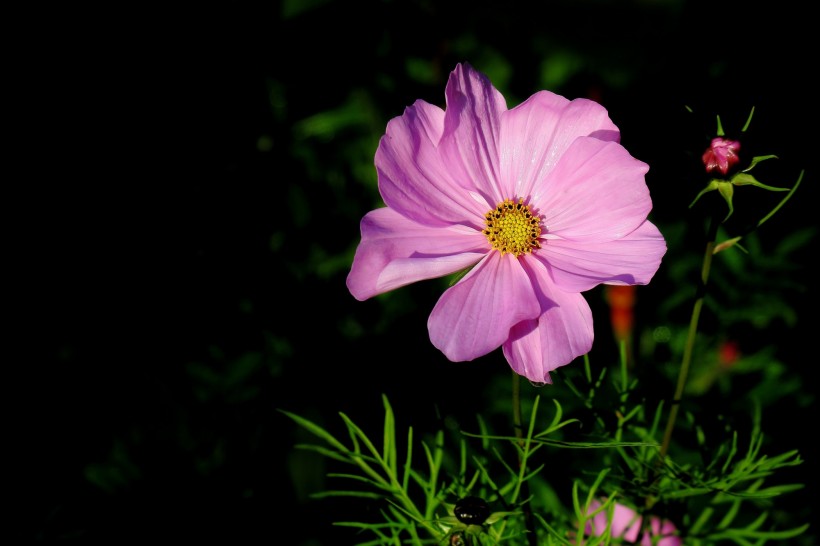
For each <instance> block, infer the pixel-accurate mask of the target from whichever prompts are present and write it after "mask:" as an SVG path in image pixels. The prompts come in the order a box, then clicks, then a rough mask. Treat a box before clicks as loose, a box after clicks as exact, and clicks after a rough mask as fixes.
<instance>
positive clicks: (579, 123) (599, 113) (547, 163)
mask: <svg viewBox="0 0 820 546" xmlns="http://www.w3.org/2000/svg"><path fill="white" fill-rule="evenodd" d="M580 136H592V137H595V138H598V139H599V140H608V141H614V142H618V141H619V140H620V136H621V135H620V132H619V131H618V128H617V127H616V126H615V124H614V123H612V120H610V119H609V115H608V114H607V111H606V109H604V107H603V106H601V105H600V104H598V103H597V102H594V101H591V100H587V99H575V100H573V101H569V100H567V99H566V98H564V97H562V96H560V95H556V94H555V93H551V92H549V91H540V92H538V93H536V94H535V95H533V96H531V97H530V98H529V99H527V100H526V101H524V102H523V103H521V104H520V105H518V106H516V107H515V108H513V109H512V110H509V111H508V112H504V114H503V115H502V116H501V141H502V143H503V146H502V148H501V176H502V179H503V180H505V181H506V183H508V184H509V185H510V189H511V193H510V195H516V196H519V197H525V198H526V197H528V196H531V195H532V193H533V188H534V187H535V185H536V184H537V183H539V182H540V181H541V180H544V178H545V177H546V175H547V173H549V172H550V171H551V170H552V169H553V168H554V167H555V164H556V163H557V162H558V160H559V159H560V158H561V156H562V154H563V153H564V152H565V151H566V150H567V149H568V148H569V146H570V144H572V142H573V141H574V140H575V139H576V138H578V137H580Z"/></svg>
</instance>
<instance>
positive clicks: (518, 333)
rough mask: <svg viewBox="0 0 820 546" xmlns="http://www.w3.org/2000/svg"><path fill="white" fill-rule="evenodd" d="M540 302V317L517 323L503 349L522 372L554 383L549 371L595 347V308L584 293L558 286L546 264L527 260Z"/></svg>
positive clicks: (514, 366) (529, 377)
mask: <svg viewBox="0 0 820 546" xmlns="http://www.w3.org/2000/svg"><path fill="white" fill-rule="evenodd" d="M526 267H527V269H528V270H529V271H530V276H531V278H532V279H533V282H534V283H535V285H536V293H537V294H538V299H539V302H540V304H541V315H540V316H539V317H538V318H537V320H528V321H524V322H521V323H518V324H516V325H515V326H514V327H513V328H512V330H510V336H509V339H508V340H507V341H506V342H505V343H504V346H503V350H504V356H505V357H506V358H507V362H509V363H510V366H511V367H512V369H513V370H514V371H515V372H516V373H517V374H519V375H523V376H524V377H526V378H527V379H529V380H530V381H535V382H538V383H551V382H552V380H551V379H550V375H549V373H550V372H551V371H552V370H554V369H556V368H558V367H560V366H564V365H566V364H569V363H570V362H572V361H573V360H574V359H575V358H577V357H579V356H581V355H584V354H586V353H588V352H589V350H590V349H591V348H592V340H593V337H594V336H593V330H592V311H591V310H590V308H589V304H587V302H586V300H585V299H584V297H583V296H582V295H581V294H578V293H569V292H564V291H562V290H560V289H558V288H556V287H555V286H554V285H553V283H552V280H551V279H550V277H549V275H548V274H547V271H546V269H545V267H544V266H543V264H540V263H539V262H538V261H536V260H529V259H527V261H526Z"/></svg>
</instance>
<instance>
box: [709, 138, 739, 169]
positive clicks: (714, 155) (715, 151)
mask: <svg viewBox="0 0 820 546" xmlns="http://www.w3.org/2000/svg"><path fill="white" fill-rule="evenodd" d="M739 149H740V142H739V141H737V140H729V139H727V138H723V137H715V138H713V139H712V143H711V144H710V145H709V148H707V149H706V151H705V152H703V164H704V165H705V166H706V172H707V173H709V172H712V171H714V170H718V171H720V173H721V174H724V175H725V174H726V173H728V172H729V169H730V168H731V167H732V166H733V165H735V164H736V163H737V162H738V161H740V158H739V157H738V155H737V151H738V150H739Z"/></svg>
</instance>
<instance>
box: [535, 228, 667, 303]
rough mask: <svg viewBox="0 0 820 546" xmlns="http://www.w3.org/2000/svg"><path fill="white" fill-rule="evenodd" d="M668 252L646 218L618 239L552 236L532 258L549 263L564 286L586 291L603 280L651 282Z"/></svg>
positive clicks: (554, 277)
mask: <svg viewBox="0 0 820 546" xmlns="http://www.w3.org/2000/svg"><path fill="white" fill-rule="evenodd" d="M664 254H666V241H665V240H664V238H663V235H662V234H661V232H660V231H659V230H658V228H657V227H656V226H655V225H654V224H652V223H651V222H649V221H648V220H647V221H645V222H644V223H643V224H641V225H640V227H638V229H636V230H635V231H633V232H632V233H630V234H629V235H627V236H626V237H622V238H620V239H616V240H614V241H606V242H586V241H585V242H584V243H583V244H578V243H576V242H575V241H570V240H564V239H551V240H548V241H547V242H546V243H543V244H542V245H541V248H540V249H539V250H538V254H537V255H535V254H533V255H532V256H528V257H527V258H528V259H535V260H543V261H545V262H547V263H548V264H549V266H548V267H549V269H550V271H551V272H552V277H553V279H554V281H555V284H556V285H557V286H559V287H560V288H561V290H565V291H571V292H584V291H586V290H589V289H590V288H592V287H594V286H597V285H599V284H601V283H607V284H647V283H649V281H650V280H652V277H653V276H654V275H655V273H656V272H657V271H658V268H659V267H660V265H661V258H663V256H664Z"/></svg>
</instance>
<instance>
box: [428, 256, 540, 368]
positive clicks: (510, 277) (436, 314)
mask: <svg viewBox="0 0 820 546" xmlns="http://www.w3.org/2000/svg"><path fill="white" fill-rule="evenodd" d="M539 312H540V304H539V302H538V299H537V298H536V295H535V292H534V290H533V286H532V283H531V281H530V279H529V276H528V275H527V273H526V272H525V271H524V269H523V267H521V263H520V262H519V260H518V259H516V258H515V257H514V256H512V255H511V254H505V255H503V256H502V255H501V254H500V253H499V252H491V253H490V254H489V255H488V256H487V257H486V258H485V259H484V260H482V261H481V262H479V263H478V265H477V266H476V267H475V268H473V269H472V270H471V271H470V272H469V273H468V274H467V275H466V276H465V277H464V278H463V279H461V281H459V282H458V283H457V284H456V285H455V286H453V287H451V288H449V289H448V290H446V291H445V292H444V294H442V296H441V298H440V299H439V301H438V303H436V306H435V307H434V308H433V312H432V313H431V314H430V318H429V319H428V321H427V329H428V330H429V332H430V341H432V343H433V345H435V346H436V347H437V348H438V349H440V350H441V352H443V353H444V354H445V356H447V358H449V359H450V360H452V361H453V362H461V361H465V360H473V359H475V358H477V357H479V356H482V355H485V354H487V353H489V352H490V351H492V350H494V349H496V348H498V347H500V346H501V344H502V343H503V342H504V340H506V339H507V337H508V336H509V332H510V328H511V327H512V326H513V325H514V324H516V323H518V322H521V321H522V320H527V319H531V318H535V317H537V316H538V314H539Z"/></svg>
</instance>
